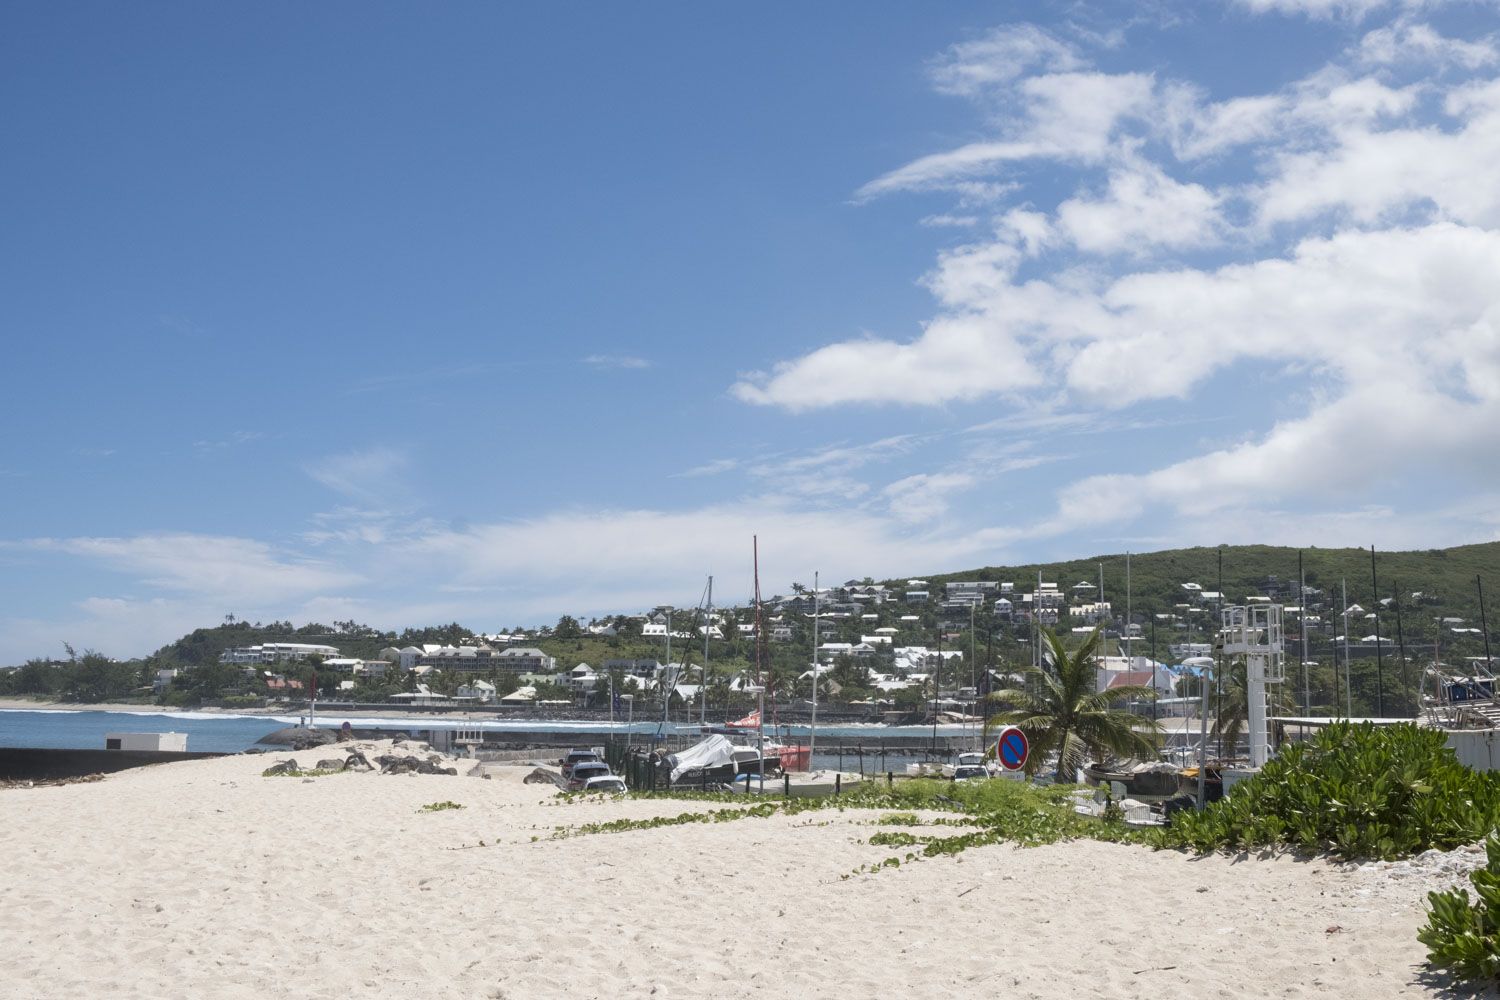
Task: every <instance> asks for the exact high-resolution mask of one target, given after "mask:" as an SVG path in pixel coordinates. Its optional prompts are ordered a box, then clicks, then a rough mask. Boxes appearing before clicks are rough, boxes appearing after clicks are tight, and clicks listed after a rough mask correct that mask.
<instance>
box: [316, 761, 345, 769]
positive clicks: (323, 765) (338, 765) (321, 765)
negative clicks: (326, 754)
mask: <svg viewBox="0 0 1500 1000" xmlns="http://www.w3.org/2000/svg"><path fill="white" fill-rule="evenodd" d="M317 769H318V770H319V771H342V770H343V769H344V762H343V761H341V760H320V761H318V765H317Z"/></svg>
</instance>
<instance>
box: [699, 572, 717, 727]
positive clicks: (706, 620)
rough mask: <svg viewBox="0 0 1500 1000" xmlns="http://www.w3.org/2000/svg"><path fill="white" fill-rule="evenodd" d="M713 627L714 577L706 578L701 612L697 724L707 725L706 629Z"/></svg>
mask: <svg viewBox="0 0 1500 1000" xmlns="http://www.w3.org/2000/svg"><path fill="white" fill-rule="evenodd" d="M713 627H714V578H713V577H712V576H710V577H709V578H708V608H707V610H706V611H704V613H703V673H702V675H701V676H700V677H699V678H698V681H699V684H698V725H700V726H706V725H708V631H709V629H711V628H713Z"/></svg>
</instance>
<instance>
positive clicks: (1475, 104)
mask: <svg viewBox="0 0 1500 1000" xmlns="http://www.w3.org/2000/svg"><path fill="white" fill-rule="evenodd" d="M1445 108H1446V111H1447V112H1448V114H1449V115H1450V116H1451V117H1452V118H1453V119H1454V120H1455V122H1456V123H1457V127H1456V128H1454V129H1452V130H1451V131H1445V130H1443V129H1440V128H1438V127H1437V126H1435V125H1406V126H1404V127H1392V128H1388V129H1378V128H1371V127H1369V126H1367V125H1365V124H1363V123H1355V124H1351V125H1349V126H1347V127H1344V128H1342V129H1340V130H1339V131H1338V132H1337V134H1336V135H1335V136H1334V141H1333V142H1332V143H1330V144H1329V145H1326V146H1324V147H1321V148H1316V149H1311V150H1306V151H1289V152H1284V153H1281V154H1279V155H1277V156H1276V157H1275V159H1274V168H1273V170H1272V171H1271V175H1270V177H1269V178H1268V180H1267V181H1266V182H1265V183H1264V184H1263V185H1262V186H1261V187H1260V189H1259V190H1258V191H1257V192H1256V196H1255V201H1256V204H1257V207H1258V215H1259V219H1260V221H1261V222H1262V223H1266V224H1271V223H1284V222H1290V221H1299V220H1306V219H1309V218H1313V217H1316V216H1318V215H1320V214H1322V213H1325V212H1335V211H1342V212H1345V213H1348V215H1349V216H1350V217H1351V218H1352V219H1353V220H1354V221H1356V222H1358V223H1361V224H1376V223H1380V222H1383V221H1385V220H1388V219H1391V218H1395V217H1400V216H1401V215H1402V214H1403V213H1407V212H1410V211H1412V210H1413V209H1422V208H1424V207H1429V206H1430V208H1431V209H1432V210H1433V211H1434V212H1435V213H1436V215H1437V217H1438V218H1444V219H1453V220H1455V221H1459V222H1466V223H1474V224H1479V225H1485V226H1495V225H1500V81H1486V82H1480V83H1473V84H1469V85H1466V86H1463V87H1459V88H1456V89H1454V90H1452V91H1451V92H1450V93H1449V94H1448V95H1447V98H1446V101H1445Z"/></svg>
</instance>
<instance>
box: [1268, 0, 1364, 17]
mask: <svg viewBox="0 0 1500 1000" xmlns="http://www.w3.org/2000/svg"><path fill="white" fill-rule="evenodd" d="M1389 2H1390V0H1239V3H1240V5H1241V6H1243V7H1247V8H1249V9H1250V10H1251V11H1252V12H1253V13H1256V14H1268V13H1275V14H1305V15H1307V16H1308V17H1311V18H1316V19H1323V20H1327V19H1331V18H1349V19H1351V20H1355V21H1358V20H1362V19H1363V18H1365V17H1366V16H1368V15H1369V14H1371V13H1373V12H1374V11H1377V10H1379V9H1380V8H1382V7H1385V6H1387V4H1388V3H1389Z"/></svg>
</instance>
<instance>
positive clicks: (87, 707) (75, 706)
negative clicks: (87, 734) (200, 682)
mask: <svg viewBox="0 0 1500 1000" xmlns="http://www.w3.org/2000/svg"><path fill="white" fill-rule="evenodd" d="M0 709H10V710H12V711H21V712H133V713H136V714H139V715H155V714H161V713H163V712H183V711H193V712H208V713H219V714H222V715H295V714H296V713H295V712H294V711H288V710H285V709H282V710H275V709H266V708H259V707H257V708H234V709H230V708H209V707H206V706H205V707H203V708H193V709H183V708H174V707H172V706H171V705H121V704H117V703H115V702H107V701H100V702H77V701H32V700H31V699H29V698H0Z"/></svg>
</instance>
